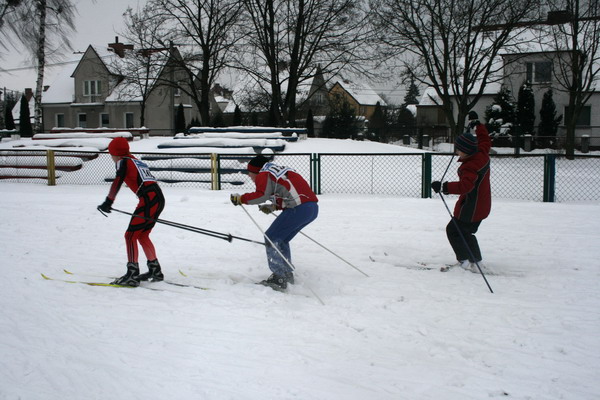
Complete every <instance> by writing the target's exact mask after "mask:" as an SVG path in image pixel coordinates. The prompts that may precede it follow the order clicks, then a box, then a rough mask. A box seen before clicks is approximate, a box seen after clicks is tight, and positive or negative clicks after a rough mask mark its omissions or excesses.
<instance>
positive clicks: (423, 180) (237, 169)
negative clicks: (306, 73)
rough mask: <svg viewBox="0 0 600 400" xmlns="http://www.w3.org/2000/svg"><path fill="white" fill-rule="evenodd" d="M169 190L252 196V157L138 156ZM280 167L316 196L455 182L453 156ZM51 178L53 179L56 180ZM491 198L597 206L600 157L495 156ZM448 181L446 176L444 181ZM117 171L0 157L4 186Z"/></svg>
mask: <svg viewBox="0 0 600 400" xmlns="http://www.w3.org/2000/svg"><path fill="white" fill-rule="evenodd" d="M135 155H136V157H138V158H140V159H141V160H144V161H145V162H146V163H147V164H148V166H149V167H150V169H151V171H152V173H153V174H154V176H155V177H156V178H157V180H158V181H160V182H161V184H162V185H166V186H180V187H195V188H203V189H217V190H228V191H239V192H242V191H250V190H252V189H253V188H254V184H253V183H252V181H251V180H250V178H249V177H248V175H247V174H246V164H247V162H248V161H249V160H250V159H251V158H252V157H253V155H252V154H221V155H217V154H214V155H211V154H187V153H185V154H180V153H173V154H171V153H167V154H165V153H143V154H142V153H135ZM275 162H276V163H278V164H281V165H286V166H289V167H291V168H294V169H295V170H296V171H298V173H300V174H301V175H302V176H304V177H305V178H306V179H307V181H309V182H310V184H311V186H312V187H313V189H314V190H315V191H316V192H317V193H319V194H328V193H342V194H375V195H395V196H402V197H429V196H431V195H432V194H431V186H430V184H431V181H435V180H441V179H442V177H444V180H445V181H453V180H457V179H458V176H457V169H458V166H459V164H458V163H457V158H456V157H453V156H452V154H440V153H411V154H330V153H327V154H278V155H277V156H276V160H275ZM49 171H54V175H53V174H52V172H50V173H49ZM490 171H491V172H490V177H491V185H492V195H493V197H494V198H503V199H518V200H529V201H559V202H568V201H599V200H600V156H576V157H575V159H574V160H567V159H566V158H564V157H562V156H558V155H524V156H520V157H513V156H510V155H494V156H492V160H491V169H490ZM444 174H445V176H444ZM114 176H115V164H114V162H113V160H112V159H111V157H110V155H108V154H107V153H98V152H75V151H56V150H54V151H46V150H10V151H8V150H5V151H0V182H19V183H22V182H35V183H40V184H59V185H62V184H70V185H99V184H108V183H110V182H111V181H112V180H113V178H114Z"/></svg>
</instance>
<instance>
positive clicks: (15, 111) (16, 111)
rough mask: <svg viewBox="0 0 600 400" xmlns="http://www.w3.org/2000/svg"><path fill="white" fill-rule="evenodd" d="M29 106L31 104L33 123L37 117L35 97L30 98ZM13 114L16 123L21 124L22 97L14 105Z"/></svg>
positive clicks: (30, 112)
mask: <svg viewBox="0 0 600 400" xmlns="http://www.w3.org/2000/svg"><path fill="white" fill-rule="evenodd" d="M28 106H29V119H30V120H31V122H32V123H33V121H34V119H35V99H34V98H33V97H31V98H30V99H29V102H28ZM12 115H13V119H14V120H15V123H16V124H19V118H21V99H18V100H17V103H16V104H15V106H14V107H13V109H12Z"/></svg>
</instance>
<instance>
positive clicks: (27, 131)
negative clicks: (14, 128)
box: [19, 95, 33, 137]
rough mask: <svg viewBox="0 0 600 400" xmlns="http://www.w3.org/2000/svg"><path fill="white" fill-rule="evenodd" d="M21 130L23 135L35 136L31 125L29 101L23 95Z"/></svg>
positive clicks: (20, 118)
mask: <svg viewBox="0 0 600 400" xmlns="http://www.w3.org/2000/svg"><path fill="white" fill-rule="evenodd" d="M19 131H20V134H21V136H23V137H31V136H33V127H32V126H31V115H30V113H29V101H27V97H25V95H23V96H22V97H21V115H20V116H19Z"/></svg>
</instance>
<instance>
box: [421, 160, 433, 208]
mask: <svg viewBox="0 0 600 400" xmlns="http://www.w3.org/2000/svg"><path fill="white" fill-rule="evenodd" d="M421 176H422V178H421V197H422V198H423V199H427V198H431V153H423V156H422V158H421Z"/></svg>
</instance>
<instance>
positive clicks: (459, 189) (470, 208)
mask: <svg viewBox="0 0 600 400" xmlns="http://www.w3.org/2000/svg"><path fill="white" fill-rule="evenodd" d="M475 134H476V136H477V149H478V150H477V152H476V153H475V154H473V155H471V156H469V157H466V158H464V159H462V160H459V162H460V163H462V164H461V166H460V167H459V168H458V178H459V181H458V182H448V186H447V188H448V193H449V194H458V195H460V197H459V198H458V201H457V202H456V205H455V206H454V217H456V218H457V219H458V220H460V221H464V222H478V221H482V220H483V219H485V218H487V216H488V215H489V214H490V210H491V208H492V193H491V189H490V155H489V154H490V148H491V147H492V141H491V139H490V134H489V133H488V130H487V128H486V127H485V125H483V124H479V125H477V127H476V128H475Z"/></svg>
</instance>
